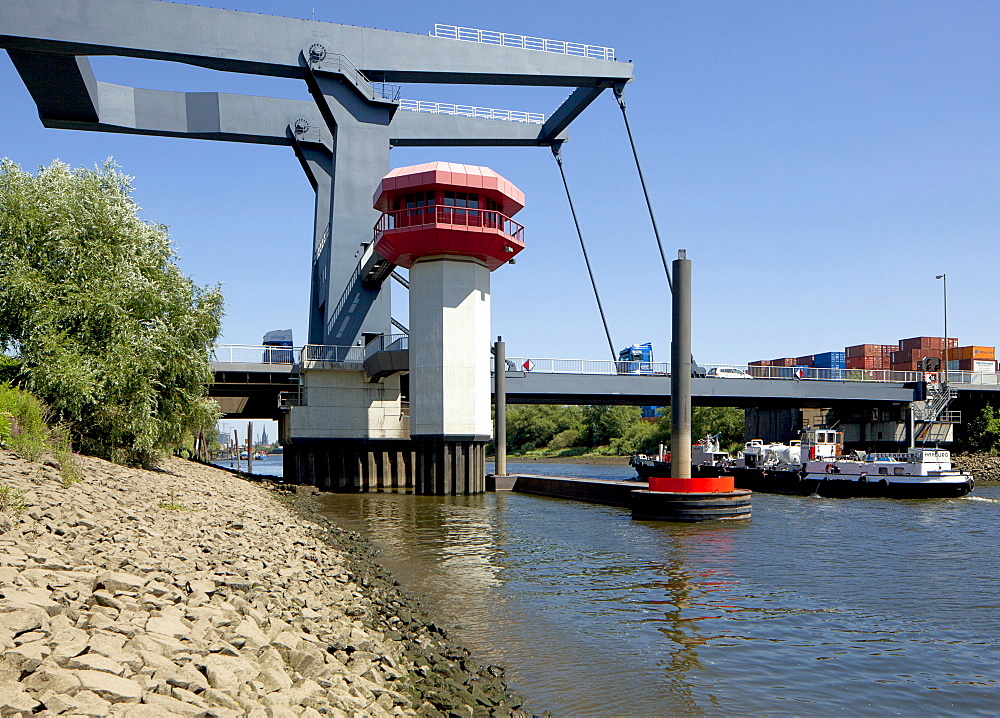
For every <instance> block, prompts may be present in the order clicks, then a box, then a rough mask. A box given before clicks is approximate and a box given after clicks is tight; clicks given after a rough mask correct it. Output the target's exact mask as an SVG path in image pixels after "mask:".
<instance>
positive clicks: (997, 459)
mask: <svg viewBox="0 0 1000 718" xmlns="http://www.w3.org/2000/svg"><path fill="white" fill-rule="evenodd" d="M951 463H952V466H953V467H954V468H956V469H961V470H962V471H971V472H972V475H973V476H974V477H975V479H976V482H977V483H980V482H991V483H994V482H1000V456H990V455H989V454H952V457H951Z"/></svg>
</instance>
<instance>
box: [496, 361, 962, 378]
mask: <svg viewBox="0 0 1000 718" xmlns="http://www.w3.org/2000/svg"><path fill="white" fill-rule="evenodd" d="M732 370H735V371H732ZM507 371H523V372H531V373H533V374H617V375H627V374H631V375H647V376H669V375H670V365H669V364H668V363H665V362H644V361H610V360H588V359H548V358H540V359H536V358H534V357H508V358H507ZM692 373H693V375H694V376H696V377H702V376H704V377H708V378H714V377H718V378H726V379H730V378H743V379H784V380H791V381H839V382H845V381H871V382H884V383H895V384H903V383H908V382H917V381H923V379H924V374H923V372H916V371H888V370H884V371H883V370H869V369H815V368H809V367H777V366H770V367H769V366H746V365H736V364H702V365H699V366H698V367H693V368H692ZM955 374H957V372H951V375H955Z"/></svg>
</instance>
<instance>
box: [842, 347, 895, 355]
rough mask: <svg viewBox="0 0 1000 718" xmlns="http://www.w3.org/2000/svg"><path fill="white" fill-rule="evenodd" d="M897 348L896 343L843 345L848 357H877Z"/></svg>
mask: <svg viewBox="0 0 1000 718" xmlns="http://www.w3.org/2000/svg"><path fill="white" fill-rule="evenodd" d="M897 349H899V345H898V344H855V345H854V346H853V347H845V348H844V353H845V354H847V356H848V357H877V356H880V355H882V354H885V355H886V356H888V355H889V353H891V352H894V351H896V350H897Z"/></svg>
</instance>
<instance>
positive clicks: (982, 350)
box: [948, 346, 997, 361]
mask: <svg viewBox="0 0 1000 718" xmlns="http://www.w3.org/2000/svg"><path fill="white" fill-rule="evenodd" d="M948 358H949V359H984V360H986V361H995V360H996V358H997V350H996V347H973V346H969V347H955V348H954V349H949V350H948Z"/></svg>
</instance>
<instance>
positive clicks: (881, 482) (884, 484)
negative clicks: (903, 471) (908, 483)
mask: <svg viewBox="0 0 1000 718" xmlns="http://www.w3.org/2000/svg"><path fill="white" fill-rule="evenodd" d="M878 487H879V488H880V489H888V488H889V479H879V482H878Z"/></svg>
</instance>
